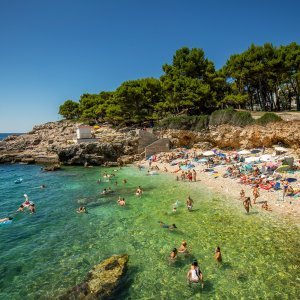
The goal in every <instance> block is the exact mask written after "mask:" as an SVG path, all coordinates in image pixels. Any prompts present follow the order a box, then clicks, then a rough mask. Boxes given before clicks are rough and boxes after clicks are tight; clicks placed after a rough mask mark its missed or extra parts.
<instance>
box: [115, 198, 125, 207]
mask: <svg viewBox="0 0 300 300" xmlns="http://www.w3.org/2000/svg"><path fill="white" fill-rule="evenodd" d="M117 202H118V204H119V205H120V206H125V205H126V202H125V198H121V197H119V199H118V201H117Z"/></svg>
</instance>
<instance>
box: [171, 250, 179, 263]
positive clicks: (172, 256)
mask: <svg viewBox="0 0 300 300" xmlns="http://www.w3.org/2000/svg"><path fill="white" fill-rule="evenodd" d="M177 253H178V251H177V249H176V248H174V249H173V250H172V252H171V254H170V261H175V260H176V258H177Z"/></svg>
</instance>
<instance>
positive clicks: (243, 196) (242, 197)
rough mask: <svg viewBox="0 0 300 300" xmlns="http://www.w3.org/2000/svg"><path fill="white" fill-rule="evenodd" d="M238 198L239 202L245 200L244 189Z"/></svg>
mask: <svg viewBox="0 0 300 300" xmlns="http://www.w3.org/2000/svg"><path fill="white" fill-rule="evenodd" d="M240 196H241V200H244V198H245V190H244V189H242V190H241V192H240Z"/></svg>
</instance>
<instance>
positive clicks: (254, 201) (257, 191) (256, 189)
mask: <svg viewBox="0 0 300 300" xmlns="http://www.w3.org/2000/svg"><path fill="white" fill-rule="evenodd" d="M258 197H259V190H258V184H257V185H255V186H254V187H253V204H256V199H257V198H258Z"/></svg>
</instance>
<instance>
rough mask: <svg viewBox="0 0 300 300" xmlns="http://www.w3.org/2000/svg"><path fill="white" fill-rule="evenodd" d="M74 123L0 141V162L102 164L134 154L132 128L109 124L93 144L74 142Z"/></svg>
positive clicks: (52, 124)
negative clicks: (122, 128) (123, 129)
mask: <svg viewBox="0 0 300 300" xmlns="http://www.w3.org/2000/svg"><path fill="white" fill-rule="evenodd" d="M75 132H76V124H75V123H74V122H70V121H60V122H50V123H46V124H43V125H39V126H35V127H34V128H33V130H32V131H30V132H29V133H27V134H23V135H20V136H14V135H12V136H9V137H7V138H6V139H4V140H3V141H0V163H10V162H18V163H26V164H29V163H31V164H32V163H43V164H58V163H62V164H65V165H84V164H88V165H104V164H106V163H109V162H110V163H111V162H117V160H118V159H120V157H122V156H123V155H125V156H132V155H135V154H137V147H138V137H137V135H136V132H135V130H128V131H123V132H121V131H117V130H114V129H112V128H110V127H108V126H102V127H101V128H99V129H97V130H95V132H94V135H95V138H97V139H98V140H97V141H95V142H93V143H81V144H76V143H75V142H74V139H75Z"/></svg>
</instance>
